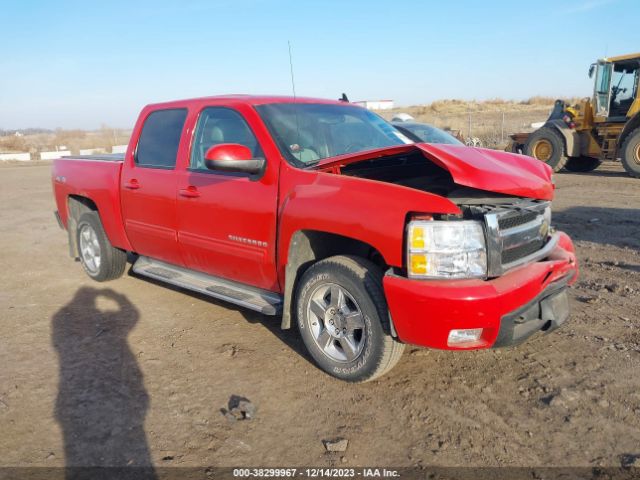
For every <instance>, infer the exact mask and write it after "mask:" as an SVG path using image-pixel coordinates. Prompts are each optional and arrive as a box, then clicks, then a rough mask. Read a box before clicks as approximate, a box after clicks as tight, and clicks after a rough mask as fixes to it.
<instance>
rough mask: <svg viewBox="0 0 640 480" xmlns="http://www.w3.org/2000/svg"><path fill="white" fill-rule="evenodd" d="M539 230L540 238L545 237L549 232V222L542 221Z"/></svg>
mask: <svg viewBox="0 0 640 480" xmlns="http://www.w3.org/2000/svg"><path fill="white" fill-rule="evenodd" d="M539 232H540V236H541V237H542V238H545V237H546V236H547V234H548V233H549V224H548V223H547V222H542V225H540V230H539Z"/></svg>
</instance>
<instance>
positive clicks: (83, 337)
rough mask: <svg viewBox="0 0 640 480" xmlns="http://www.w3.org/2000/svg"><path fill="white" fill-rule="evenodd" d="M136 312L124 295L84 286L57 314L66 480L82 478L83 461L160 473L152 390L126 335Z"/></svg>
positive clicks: (140, 474)
mask: <svg viewBox="0 0 640 480" xmlns="http://www.w3.org/2000/svg"><path fill="white" fill-rule="evenodd" d="M139 317H140V315H139V313H138V310H137V309H136V308H135V306H134V305H133V304H132V303H131V302H130V301H129V300H128V299H127V297H126V296H124V295H122V294H120V293H117V292H114V291H113V290H111V289H96V288H90V287H83V288H81V289H79V290H78V291H77V292H76V294H75V296H74V297H73V299H72V300H71V302H70V303H69V304H67V305H66V306H64V307H63V308H61V309H60V310H59V311H58V312H57V313H56V314H55V315H54V317H53V319H52V342H53V346H54V347H55V349H56V351H57V353H58V358H59V362H60V381H59V388H58V397H57V399H56V406H55V418H56V420H57V421H58V422H59V424H60V426H61V428H62V432H63V438H64V450H65V459H66V474H67V478H84V477H83V475H82V469H83V468H86V467H94V468H95V467H139V468H136V470H137V472H136V478H146V479H155V478H156V474H155V471H154V469H153V466H152V461H151V455H150V452H149V446H148V444H147V438H146V434H145V431H144V419H145V415H146V412H147V410H148V408H149V396H148V394H147V391H146V390H145V387H144V383H143V375H142V371H141V370H140V368H139V366H138V363H137V361H136V357H135V355H134V353H133V352H132V351H131V349H130V347H129V343H128V341H127V336H128V334H129V332H130V331H131V330H132V329H133V327H134V326H135V325H136V323H137V322H138V319H139ZM140 467H141V468H140Z"/></svg>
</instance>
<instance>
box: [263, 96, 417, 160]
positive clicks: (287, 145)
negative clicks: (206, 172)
mask: <svg viewBox="0 0 640 480" xmlns="http://www.w3.org/2000/svg"><path fill="white" fill-rule="evenodd" d="M256 109H257V110H258V113H259V114H260V116H261V117H262V119H263V120H264V122H265V123H266V124H267V127H268V128H269V130H270V131H271V134H272V135H273V137H274V138H275V140H276V143H277V144H278V147H279V148H280V151H281V152H282V154H283V155H284V156H285V158H287V159H288V160H289V161H290V162H292V163H294V164H297V165H302V166H304V165H311V164H314V163H317V162H318V161H319V160H322V159H323V158H328V157H335V156H338V155H343V154H345V153H356V152H363V151H366V150H374V149H376V148H384V147H391V146H394V145H403V144H407V143H412V141H411V140H410V139H409V138H407V137H406V136H405V135H403V134H402V133H401V132H399V131H398V130H396V129H395V128H394V127H393V126H392V125H391V124H390V123H387V122H386V121H385V120H383V119H382V118H380V117H379V116H378V115H376V114H374V113H371V112H370V111H368V110H365V109H363V108H360V107H354V106H351V105H334V104H315V103H274V104H268V105H259V106H257V107H256Z"/></svg>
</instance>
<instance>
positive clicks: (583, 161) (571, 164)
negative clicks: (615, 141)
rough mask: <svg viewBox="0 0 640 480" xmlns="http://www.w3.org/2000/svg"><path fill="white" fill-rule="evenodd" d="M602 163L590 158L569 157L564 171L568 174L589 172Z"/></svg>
mask: <svg viewBox="0 0 640 480" xmlns="http://www.w3.org/2000/svg"><path fill="white" fill-rule="evenodd" d="M601 163H602V161H601V160H600V159H599V158H592V157H569V158H568V159H567V163H565V164H564V169H565V170H567V171H569V172H578V173H579V172H591V171H593V170H595V169H596V168H598V167H599V166H600V164H601Z"/></svg>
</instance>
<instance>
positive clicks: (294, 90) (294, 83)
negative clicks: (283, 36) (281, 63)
mask: <svg viewBox="0 0 640 480" xmlns="http://www.w3.org/2000/svg"><path fill="white" fill-rule="evenodd" d="M287 44H288V45H289V70H290V71H291V89H292V90H293V101H294V102H295V101H296V82H295V79H294V77H293V56H292V55H291V42H290V41H289V40H287Z"/></svg>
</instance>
